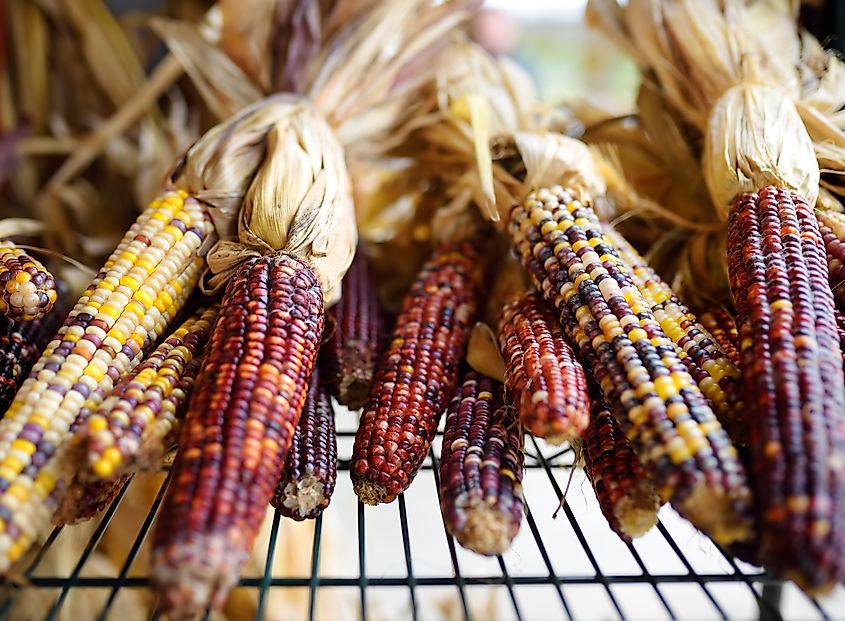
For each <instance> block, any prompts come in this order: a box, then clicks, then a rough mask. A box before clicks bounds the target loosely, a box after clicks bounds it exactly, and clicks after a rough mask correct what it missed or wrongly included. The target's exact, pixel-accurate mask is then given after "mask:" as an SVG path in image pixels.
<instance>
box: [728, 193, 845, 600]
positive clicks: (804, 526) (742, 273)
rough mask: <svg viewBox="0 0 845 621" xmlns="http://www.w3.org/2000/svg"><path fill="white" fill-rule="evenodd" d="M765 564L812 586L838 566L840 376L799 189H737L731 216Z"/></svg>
mask: <svg viewBox="0 0 845 621" xmlns="http://www.w3.org/2000/svg"><path fill="white" fill-rule="evenodd" d="M728 275H729V277H730V283H731V292H732V293H733V296H734V299H735V301H736V317H737V324H738V325H739V339H740V350H741V352H742V362H743V365H742V368H743V371H744V372H743V390H744V399H745V403H746V404H747V405H748V408H747V411H746V420H747V426H748V446H749V454H750V462H751V468H752V470H753V475H754V476H753V482H754V486H755V501H756V502H755V504H756V508H757V513H758V515H757V518H758V519H757V521H758V525H759V528H760V531H761V532H760V543H761V557H762V560H763V563H764V565H765V566H766V567H767V568H768V569H769V570H771V571H773V572H775V573H777V574H778V575H780V576H783V577H785V578H788V579H790V580H793V581H794V582H796V583H797V584H798V585H799V586H800V587H802V588H803V589H805V590H807V591H809V592H811V593H822V592H826V591H829V590H830V589H831V588H832V587H833V585H834V584H835V583H836V582H838V581H840V580H841V579H842V578H843V568H845V467H843V464H845V422H843V412H845V380H843V373H842V354H841V350H840V344H839V335H838V334H837V329H836V318H835V314H834V303H833V295H832V293H831V290H830V286H829V284H828V267H827V260H826V256H825V247H824V242H823V240H822V235H821V232H820V231H819V226H818V222H817V221H816V217H815V215H814V213H813V208H812V207H811V206H810V205H808V204H807V202H806V201H805V200H804V199H803V198H801V197H800V196H798V195H797V194H796V193H794V192H791V191H789V190H785V189H781V188H776V187H771V186H770V187H765V188H763V189H762V190H760V192H758V193H756V194H744V195H742V196H740V197H739V198H738V199H737V200H736V202H735V203H734V204H733V206H732V208H731V211H730V216H729V220H728Z"/></svg>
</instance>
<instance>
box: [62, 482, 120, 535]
mask: <svg viewBox="0 0 845 621" xmlns="http://www.w3.org/2000/svg"><path fill="white" fill-rule="evenodd" d="M130 478H132V475H131V474H124V475H121V476H119V477H118V478H116V479H114V480H108V481H82V480H81V479H79V478H78V477H77V478H74V480H73V481H72V482H71V484H70V485H68V488H67V491H66V492H65V494H64V495H63V496H62V500H61V503H60V504H59V508H58V509H56V513H55V514H54V515H53V524H55V525H56V526H62V525H67V526H70V525H73V524H79V523H80V522H84V521H86V520H90V519H91V518H95V517H97V516H98V515H100V514H101V513H102V512H103V511H105V510H106V508H107V507H108V506H109V505H110V504H111V502H112V501H113V500H114V499H115V498H116V497H117V495H118V494H119V493H120V490H121V488H123V486H124V485H126V483H128V482H129V479H130Z"/></svg>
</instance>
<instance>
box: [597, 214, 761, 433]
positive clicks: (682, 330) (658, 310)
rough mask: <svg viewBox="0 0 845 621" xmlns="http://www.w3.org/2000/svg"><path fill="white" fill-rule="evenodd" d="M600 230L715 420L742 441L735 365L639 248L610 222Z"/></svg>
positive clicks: (737, 377) (737, 373)
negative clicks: (610, 224)
mask: <svg viewBox="0 0 845 621" xmlns="http://www.w3.org/2000/svg"><path fill="white" fill-rule="evenodd" d="M603 232H604V235H605V237H606V238H607V239H608V240H609V241H610V243H611V244H612V245H613V248H614V250H615V251H616V253H617V254H618V255H619V258H620V259H622V261H623V262H624V263H625V268H626V271H627V274H628V276H629V277H630V278H631V280H632V281H633V283H634V284H635V285H636V286H637V289H638V290H639V293H640V295H641V296H642V297H643V300H645V302H646V303H647V304H648V305H649V308H651V312H652V313H653V314H654V318H655V319H656V320H657V321H658V322H659V323H660V327H661V328H662V329H663V332H664V333H665V334H666V336H668V337H669V338H670V339H672V342H673V343H674V344H675V349H676V352H677V354H678V357H679V358H680V359H681V362H683V363H684V365H685V366H686V367H687V371H688V372H689V374H690V376H691V377H692V378H693V379H694V380H695V382H696V383H697V384H698V387H699V388H700V389H701V392H703V393H704V396H706V397H707V400H708V401H709V402H710V406H711V407H712V408H713V411H714V412H715V413H716V416H717V417H718V418H719V422H721V423H722V425H723V426H724V427H725V429H726V430H727V432H728V434H729V435H730V437H731V439H732V440H733V441H734V442H736V443H738V444H743V443H744V442H745V429H744V424H743V416H742V401H741V398H740V388H739V387H740V382H739V376H740V374H739V369H737V367H736V366H735V365H734V364H733V363H732V362H731V361H730V358H728V356H727V354H726V353H725V352H723V351H722V350H721V349H720V348H719V346H718V344H717V343H716V341H715V339H714V338H713V337H712V336H711V335H710V334H709V333H708V332H707V330H706V329H705V328H704V326H703V325H702V324H701V323H700V322H699V321H698V319H697V318H696V316H695V315H694V314H693V313H692V311H690V309H689V308H688V307H687V306H686V305H685V304H684V303H683V302H681V301H680V300H679V299H678V296H676V295H675V292H674V291H672V289H671V287H669V285H668V284H666V282H665V281H664V280H663V279H662V278H660V276H658V275H657V272H655V271H654V270H653V269H652V268H651V267H650V266H649V265H648V263H646V261H645V259H643V257H642V256H641V255H640V253H639V252H637V251H636V250H635V249H634V247H633V246H631V244H629V243H628V241H627V240H626V239H625V238H624V237H622V236H621V235H620V234H619V233H617V232H616V231H614V230H613V228H612V227H609V226H605V227H604V228H603Z"/></svg>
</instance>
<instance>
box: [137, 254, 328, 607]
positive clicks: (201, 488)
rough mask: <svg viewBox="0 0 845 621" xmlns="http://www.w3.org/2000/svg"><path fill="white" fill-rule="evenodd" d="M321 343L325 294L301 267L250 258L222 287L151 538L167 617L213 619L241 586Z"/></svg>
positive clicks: (285, 258)
mask: <svg viewBox="0 0 845 621" xmlns="http://www.w3.org/2000/svg"><path fill="white" fill-rule="evenodd" d="M322 332H323V298H322V292H321V289H320V285H319V283H318V280H317V276H316V275H315V274H314V272H313V270H312V269H311V267H309V265H308V264H307V263H305V262H304V261H302V260H300V259H298V258H295V257H294V256H292V255H288V254H284V253H282V254H277V255H274V256H263V257H260V258H252V259H248V260H246V261H244V263H243V264H242V265H241V266H240V267H239V268H238V270H237V271H236V272H235V275H234V276H233V277H232V280H230V281H229V284H228V285H227V287H226V291H225V294H224V297H223V301H222V303H221V307H220V314H219V315H218V318H217V322H216V323H215V325H214V330H213V331H212V335H211V340H210V342H209V344H208V348H207V353H206V356H205V361H204V362H203V366H202V369H201V370H200V373H199V376H198V377H197V381H196V387H195V389H194V392H193V394H192V396H191V399H190V402H189V406H188V411H187V413H186V416H185V422H184V423H183V425H182V431H181V433H180V435H179V452H178V454H177V456H176V461H175V462H174V465H173V475H172V480H171V483H170V487H169V488H168V490H167V493H166V494H165V497H164V501H163V504H162V509H161V513H160V516H159V520H158V526H157V528H156V531H155V539H154V545H153V573H152V580H153V584H154V585H155V587H156V589H157V590H158V592H159V595H160V603H161V606H162V607H163V608H164V609H165V610H167V611H168V612H169V613H170V614H171V616H172V617H173V618H189V617H191V616H193V615H195V614H196V613H197V612H198V611H201V610H204V609H205V608H206V607H207V606H212V607H214V608H219V607H220V606H222V605H223V603H224V602H225V600H226V596H227V595H228V592H229V590H230V589H231V588H232V587H233V586H234V585H235V583H236V582H237V580H238V576H239V574H240V571H241V569H242V567H243V565H244V563H245V562H246V560H247V557H248V555H249V551H250V549H251V548H252V544H253V541H254V539H255V536H256V535H257V533H258V530H259V527H260V526H261V521H262V518H263V517H264V513H265V511H266V508H267V505H268V503H269V502H270V499H271V498H272V497H273V492H274V489H275V486H276V483H277V481H278V480H279V477H280V475H281V473H282V467H283V465H284V463H285V458H286V457H287V452H288V448H289V447H290V444H291V441H292V439H293V436H294V430H295V429H296V425H297V422H298V420H299V416H300V413H301V412H302V407H303V405H304V403H305V400H306V397H307V392H308V382H309V379H310V377H311V372H312V369H313V367H314V364H315V359H316V355H317V348H318V346H319V343H320V339H321V336H322Z"/></svg>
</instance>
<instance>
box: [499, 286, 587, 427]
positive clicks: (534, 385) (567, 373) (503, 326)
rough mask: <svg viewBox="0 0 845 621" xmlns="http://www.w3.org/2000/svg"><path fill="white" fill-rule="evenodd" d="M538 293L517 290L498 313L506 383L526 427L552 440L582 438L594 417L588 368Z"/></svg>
mask: <svg viewBox="0 0 845 621" xmlns="http://www.w3.org/2000/svg"><path fill="white" fill-rule="evenodd" d="M546 304H547V303H546V301H545V300H543V298H542V296H540V295H539V294H537V293H535V292H525V293H520V294H518V295H517V296H516V297H515V298H514V299H513V300H511V301H510V302H509V303H508V304H506V305H505V307H504V308H503V309H502V312H501V314H500V315H499V321H498V324H499V348H500V350H501V352H502V359H503V360H504V362H505V385H506V386H507V388H508V392H509V394H510V395H512V397H513V402H514V405H515V407H516V409H517V412H518V414H519V418H520V420H521V421H522V424H523V425H525V428H526V429H527V430H528V431H530V432H531V433H532V434H533V435H535V436H537V437H539V438H545V439H546V441H547V442H550V443H551V444H562V443H563V442H567V441H570V440H573V439H575V438H578V437H579V436H580V435H581V434H582V433H583V432H584V430H585V429H586V428H587V425H588V424H589V422H590V399H589V395H588V394H587V380H586V378H585V377H584V369H583V368H581V365H580V364H579V363H578V361H577V360H576V359H575V353H574V352H573V351H572V348H571V347H570V345H569V343H568V342H567V341H566V336H564V334H563V331H562V330H561V329H560V322H559V321H558V320H557V318H556V317H555V315H554V313H552V311H551V310H550V309H549V307H548V306H547V305H546Z"/></svg>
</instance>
